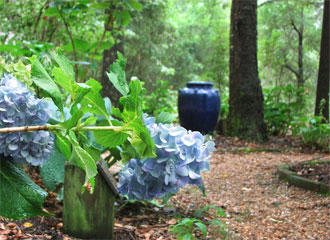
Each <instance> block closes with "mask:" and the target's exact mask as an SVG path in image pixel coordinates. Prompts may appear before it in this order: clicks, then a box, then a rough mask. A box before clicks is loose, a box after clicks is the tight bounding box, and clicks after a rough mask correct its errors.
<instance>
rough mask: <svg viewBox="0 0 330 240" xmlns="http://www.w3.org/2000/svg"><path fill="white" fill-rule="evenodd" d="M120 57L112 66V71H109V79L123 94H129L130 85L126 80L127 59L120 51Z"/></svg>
mask: <svg viewBox="0 0 330 240" xmlns="http://www.w3.org/2000/svg"><path fill="white" fill-rule="evenodd" d="M117 54H118V59H117V61H116V62H114V63H113V64H112V65H111V66H110V73H108V72H107V75H108V78H109V81H110V82H111V83H112V84H113V86H114V87H115V88H116V89H117V90H118V91H119V92H120V93H121V94H122V95H123V96H127V94H128V92H129V87H128V85H127V82H126V74H125V67H126V59H125V58H124V57H123V55H122V54H121V53H120V52H117Z"/></svg>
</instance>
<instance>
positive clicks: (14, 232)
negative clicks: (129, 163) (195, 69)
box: [0, 136, 330, 240]
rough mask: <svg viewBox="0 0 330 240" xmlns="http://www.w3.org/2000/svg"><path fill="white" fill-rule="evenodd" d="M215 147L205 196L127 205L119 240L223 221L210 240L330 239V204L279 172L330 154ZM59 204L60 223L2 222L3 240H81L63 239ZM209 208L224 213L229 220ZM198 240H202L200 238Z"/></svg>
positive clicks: (275, 142)
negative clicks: (181, 221) (186, 221)
mask: <svg viewBox="0 0 330 240" xmlns="http://www.w3.org/2000/svg"><path fill="white" fill-rule="evenodd" d="M216 143H217V151H216V152H215V153H214V154H213V157H212V159H211V162H210V164H211V171H210V172H206V173H204V174H203V179H204V183H205V189H206V196H203V195H202V193H201V192H200V191H199V189H198V188H197V187H193V186H189V187H187V188H185V189H183V190H181V191H180V192H179V193H178V194H177V195H176V196H175V197H173V198H172V199H171V200H170V201H169V202H168V205H167V206H164V207H163V206H155V205H151V204H148V205H147V206H145V205H143V204H142V203H127V204H126V205H124V206H123V208H122V209H121V210H120V211H119V212H117V213H116V220H115V239H125V240H129V239H174V237H173V235H170V233H169V231H168V228H169V227H170V226H173V225H174V224H175V223H176V222H177V221H178V217H181V218H183V217H190V218H192V217H195V218H199V219H201V220H202V221H203V222H204V223H205V224H208V223H210V222H211V221H212V220H213V219H220V220H221V222H222V224H223V226H224V227H223V228H221V227H219V226H213V227H211V226H210V227H209V234H208V237H207V239H330V197H325V196H322V195H320V194H318V193H314V192H311V191H306V190H303V189H300V188H297V187H294V186H290V185H288V184H287V183H286V182H284V181H282V180H280V179H279V178H278V176H277V175H276V170H277V166H278V165H280V164H284V163H295V162H303V161H306V160H310V159H319V158H322V159H330V155H329V153H324V152H321V151H318V150H316V149H308V148H305V147H302V145H301V144H300V143H299V142H297V141H296V140H295V141H293V140H290V139H288V138H286V139H281V138H271V139H270V141H269V142H267V143H265V144H255V143H249V142H243V141H240V140H238V139H236V138H228V137H223V136H217V138H216ZM322 170H324V169H322ZM329 171H330V169H328V171H327V172H324V173H322V174H329ZM35 181H36V182H39V181H40V179H38V176H35ZM39 184H40V185H42V183H40V182H39ZM55 197H56V195H55V194H53V193H51V194H50V196H49V197H48V199H47V201H46V208H47V209H48V210H49V211H51V212H53V213H55V214H56V215H55V217H43V218H42V217H37V218H30V219H27V220H23V221H10V220H6V219H1V218H0V239H1V240H3V239H66V240H69V239H75V238H72V237H69V236H67V235H64V234H63V233H62V227H63V224H62V219H61V206H62V203H61V202H58V201H56V200H55ZM205 206H213V207H221V208H222V209H223V210H224V212H225V214H226V217H219V216H218V215H217V213H216V210H214V209H212V208H211V209H210V210H209V211H205V210H203V208H204V207H205ZM196 236H197V238H198V239H203V238H202V237H201V234H200V233H199V232H196Z"/></svg>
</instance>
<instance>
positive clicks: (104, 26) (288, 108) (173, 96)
mask: <svg viewBox="0 0 330 240" xmlns="http://www.w3.org/2000/svg"><path fill="white" fill-rule="evenodd" d="M231 5H232V2H231V1H230V0H203V1H201V0H148V1H144V0H141V1H136V0H122V1H119V0H112V1H89V0H76V1H61V0H55V1H51V0H43V1H33V0H20V1H9V0H2V1H0V18H1V21H2V23H5V24H2V25H1V27H0V42H1V45H0V54H1V57H2V59H1V63H0V64H1V66H2V68H4V66H5V65H6V67H7V68H8V67H11V68H13V71H14V72H16V73H15V74H16V75H18V76H19V75H20V74H21V75H22V76H23V75H24V74H25V73H26V71H27V68H26V65H24V63H27V61H26V57H30V56H32V55H37V56H38V57H39V59H40V60H41V62H42V63H43V64H44V65H45V66H47V63H50V62H51V61H50V59H51V56H50V54H49V52H50V50H52V49H54V48H56V47H59V48H60V49H61V51H62V53H63V54H65V55H66V56H67V57H69V58H70V59H71V61H72V63H73V64H75V73H76V80H78V81H80V82H84V81H85V80H87V79H89V77H93V78H94V79H97V80H98V81H100V82H101V83H102V85H103V86H104V88H103V95H104V96H108V97H109V98H110V99H111V100H112V102H113V103H114V104H116V102H117V101H118V98H119V96H118V94H117V92H116V90H115V89H114V88H112V87H111V84H110V83H109V81H108V77H107V75H106V74H105V72H106V71H109V67H110V64H111V63H112V62H113V61H114V60H115V59H116V58H117V51H120V52H122V53H123V54H124V56H125V57H126V58H127V59H128V60H127V79H131V78H135V77H137V78H139V79H140V80H142V81H143V82H144V85H145V87H146V89H147V92H148V94H147V96H146V101H145V111H146V112H148V113H149V114H152V115H155V114H157V113H158V112H161V111H167V112H171V113H175V114H176V113H177V91H178V89H179V88H181V87H184V86H185V84H186V83H187V82H188V81H209V82H213V83H214V85H215V87H216V88H217V89H219V91H220V94H221V96H222V106H221V119H226V118H227V115H228V113H229V103H228V99H229V58H230V21H231ZM257 13H258V21H257V29H258V52H257V56H258V71H259V78H260V81H261V85H262V91H263V97H264V102H263V104H264V118H265V123H266V126H267V132H268V134H274V135H288V134H289V135H295V136H299V137H301V138H302V140H303V141H305V142H306V143H311V144H313V145H315V146H317V147H322V148H325V149H329V147H330V144H329V138H327V137H324V136H329V135H330V127H329V124H328V123H326V122H324V119H323V118H322V117H318V116H316V117H315V116H314V108H315V98H316V96H315V93H316V86H317V79H318V69H319V57H320V41H321V31H322V15H323V1H321V0H309V1H304V0H262V1H260V0H259V1H258V6H257ZM17 60H21V61H22V64H21V65H20V64H16V65H12V66H8V64H6V63H8V62H16V61H17ZM23 72H24V73H23ZM299 82H300V83H303V85H302V86H299V85H298V83H299ZM298 86H299V87H298ZM298 96H303V97H302V98H303V99H302V100H301V99H298Z"/></svg>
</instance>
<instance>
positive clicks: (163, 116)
mask: <svg viewBox="0 0 330 240" xmlns="http://www.w3.org/2000/svg"><path fill="white" fill-rule="evenodd" d="M175 117H176V114H172V113H168V112H161V113H159V114H158V115H157V116H156V123H163V124H167V123H168V124H170V123H172V122H173V120H174V119H175Z"/></svg>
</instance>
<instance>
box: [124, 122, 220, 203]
mask: <svg viewBox="0 0 330 240" xmlns="http://www.w3.org/2000/svg"><path fill="white" fill-rule="evenodd" d="M144 121H145V124H146V125H147V128H148V130H149V132H150V135H151V136H152V138H153V140H154V142H155V146H156V154H157V157H156V158H147V159H143V160H140V159H131V160H130V161H129V162H128V163H127V164H126V165H125V166H124V168H123V170H122V171H121V172H120V178H119V183H120V187H119V188H118V190H119V191H120V192H121V194H122V195H127V196H128V198H129V199H137V200H152V199H153V198H157V197H165V196H166V195H167V194H175V193H177V192H178V190H179V189H180V188H182V187H184V186H186V185H187V184H192V185H202V177H201V172H202V171H208V170H209V159H210V153H211V152H212V151H213V150H214V149H215V148H214V142H212V141H206V140H205V137H204V136H203V135H202V134H201V133H200V132H192V131H187V130H186V129H185V128H183V127H178V126H173V125H170V124H161V123H160V124H157V123H155V118H153V117H151V118H147V117H145V118H144Z"/></svg>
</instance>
